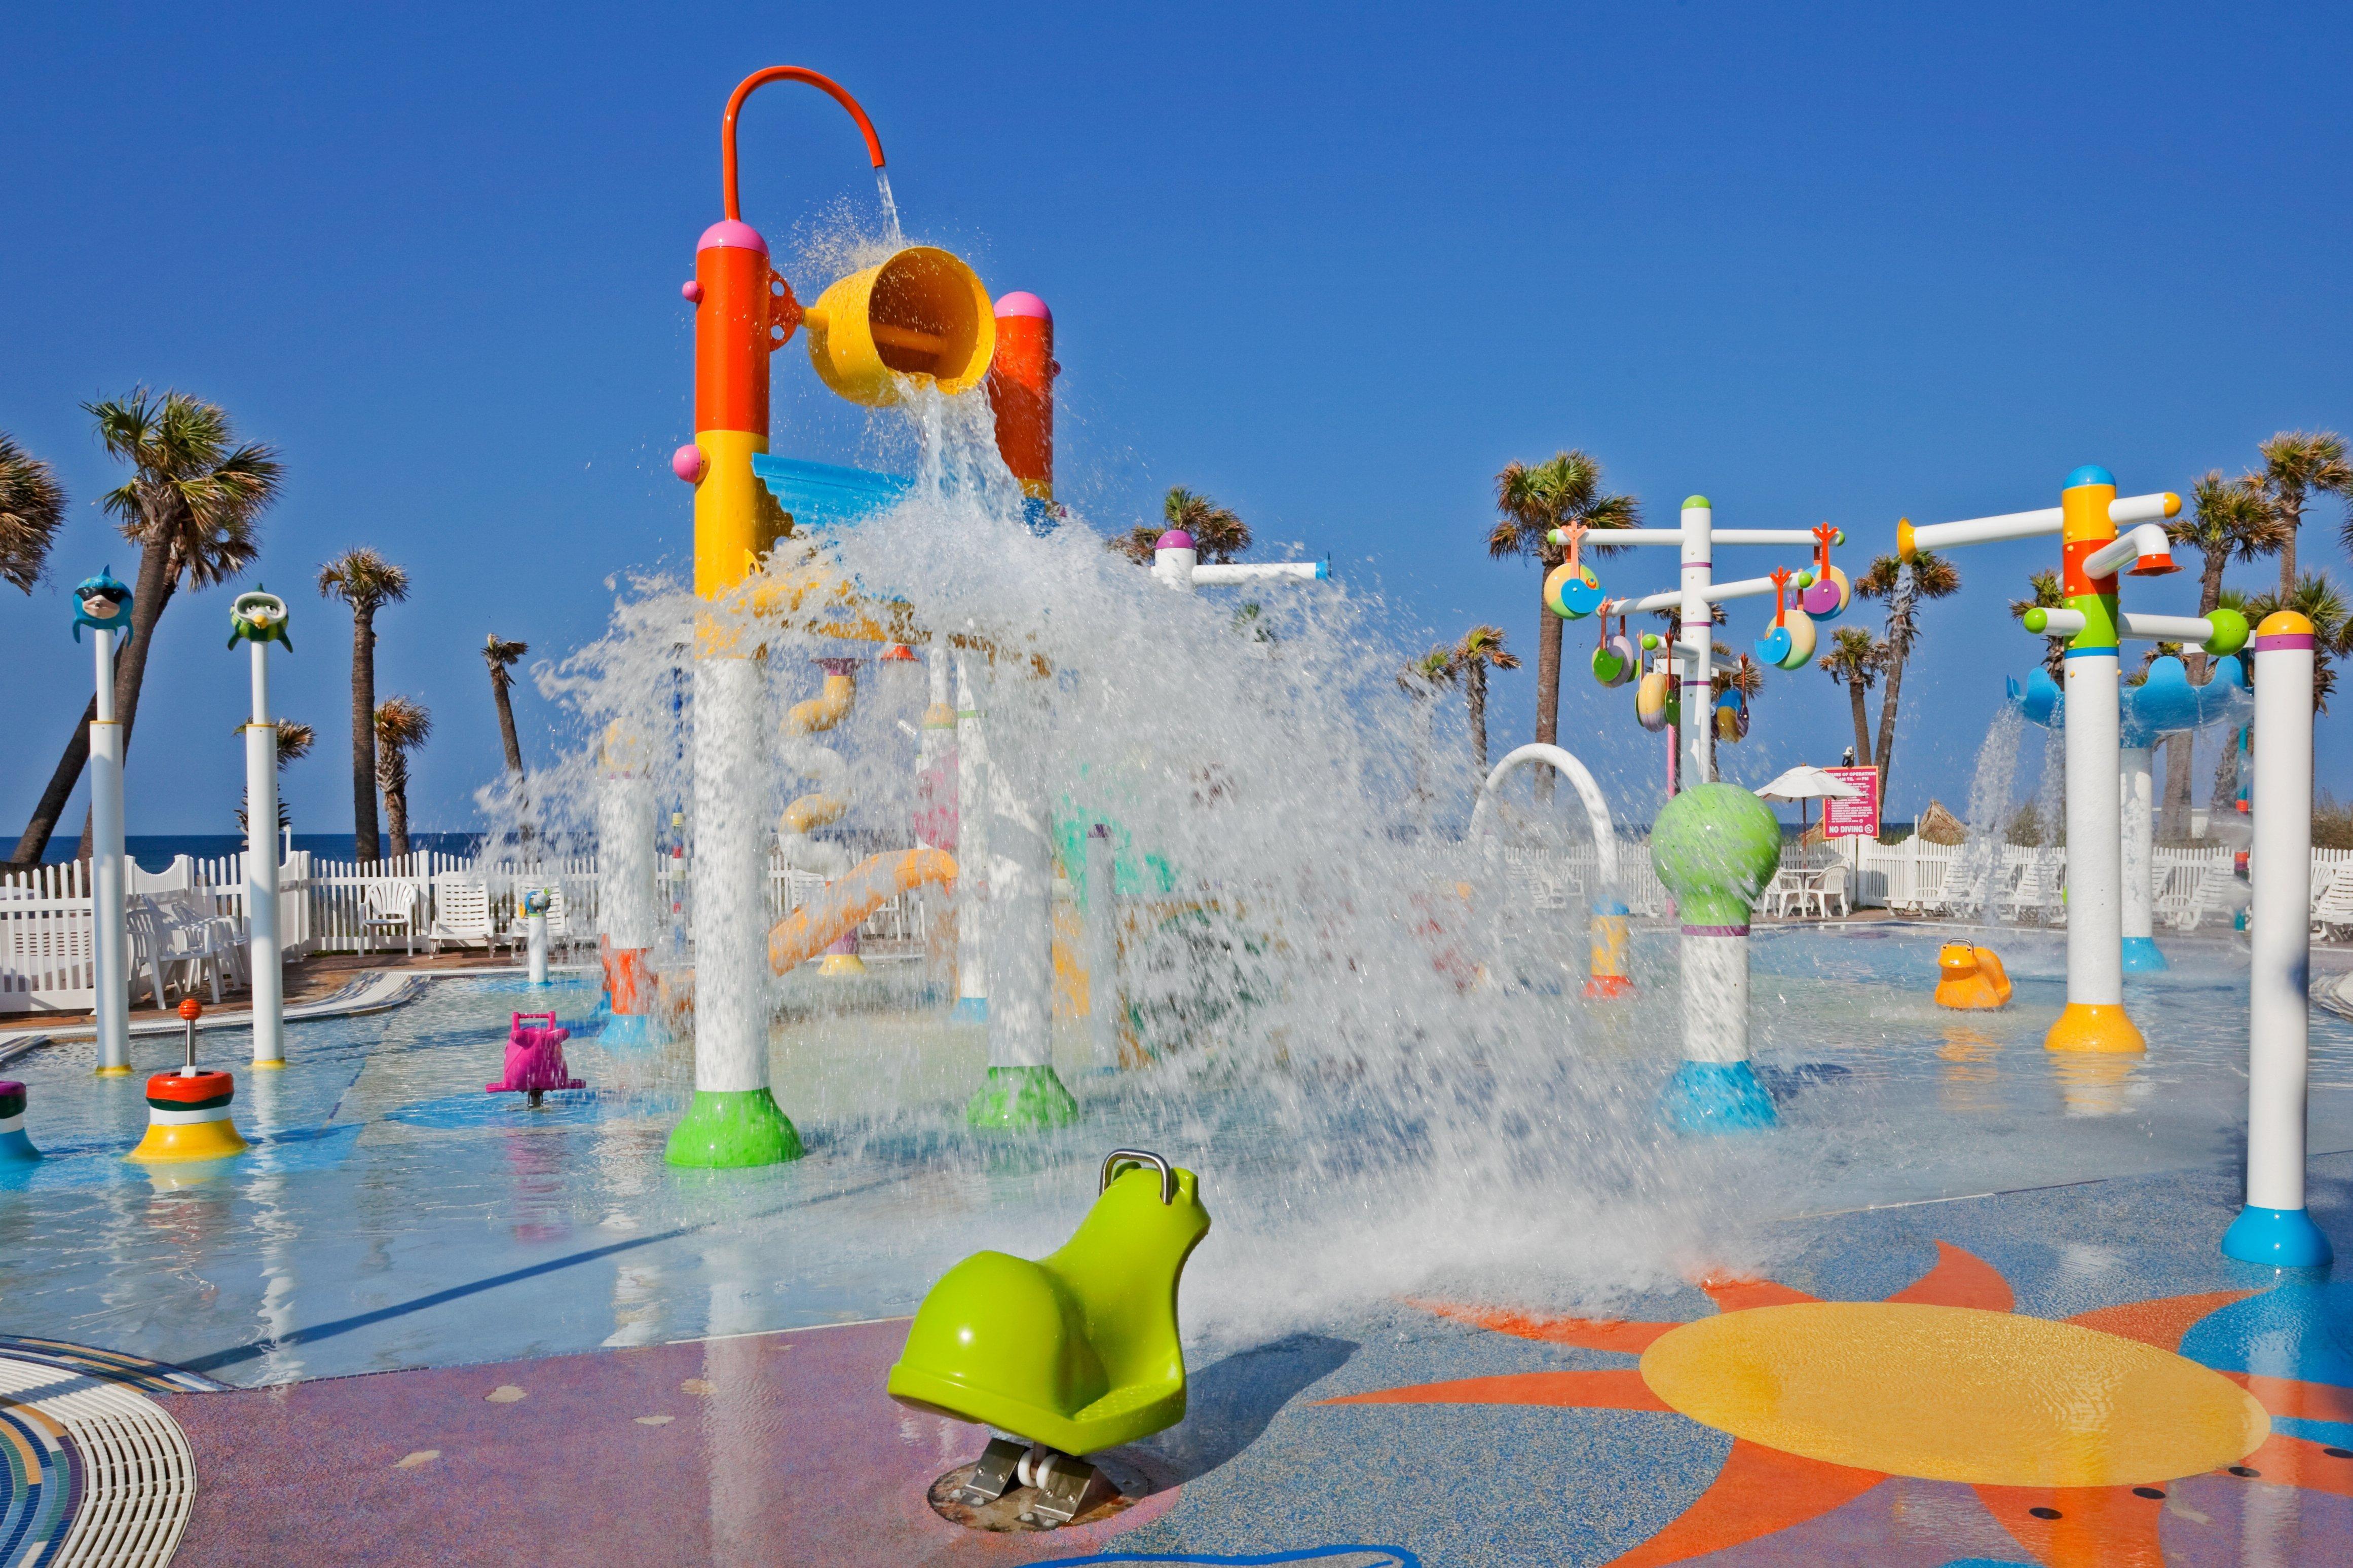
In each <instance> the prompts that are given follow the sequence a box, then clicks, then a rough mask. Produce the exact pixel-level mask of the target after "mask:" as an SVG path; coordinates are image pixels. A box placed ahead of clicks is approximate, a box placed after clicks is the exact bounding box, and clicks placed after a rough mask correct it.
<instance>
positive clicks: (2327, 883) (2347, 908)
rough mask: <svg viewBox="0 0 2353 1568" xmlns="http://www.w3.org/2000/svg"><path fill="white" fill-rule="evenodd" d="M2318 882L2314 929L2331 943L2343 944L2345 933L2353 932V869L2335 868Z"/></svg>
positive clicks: (2347, 867) (2315, 896)
mask: <svg viewBox="0 0 2353 1568" xmlns="http://www.w3.org/2000/svg"><path fill="white" fill-rule="evenodd" d="M2316 883H2317V886H2316V888H2315V889H2314V890H2313V896H2312V929H2313V931H2314V932H2315V933H2316V934H2317V935H2320V936H2324V937H2327V939H2328V940H2330V941H2331V942H2341V941H2343V940H2344V938H2345V933H2347V932H2353V866H2337V867H2333V868H2330V870H2329V873H2328V875H2327V876H2326V877H2322V878H2317V879H2316Z"/></svg>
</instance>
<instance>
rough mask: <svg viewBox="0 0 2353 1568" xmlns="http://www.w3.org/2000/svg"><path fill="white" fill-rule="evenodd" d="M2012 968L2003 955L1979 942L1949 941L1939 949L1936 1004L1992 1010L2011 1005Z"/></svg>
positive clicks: (1969, 1009)
mask: <svg viewBox="0 0 2353 1568" xmlns="http://www.w3.org/2000/svg"><path fill="white" fill-rule="evenodd" d="M2010 990H2011V987H2010V974H2009V972H2008V971H2006V970H2005V969H2003V967H2002V963H2001V955H2000V953H1998V952H1994V950H1993V949H1991V948H1989V947H1979V946H1978V945H1977V944H1976V943H1975V942H1947V943H1946V944H1945V945H1944V946H1943V947H1942V948H1940V949H1938V950H1937V952H1936V1005H1937V1006H1939V1007H1951V1008H1955V1009H1957V1010H1958V1011H1961V1012H1991V1011H1993V1010H1994V1009H1996V1008H2000V1007H2006V1006H2008V1005H2010Z"/></svg>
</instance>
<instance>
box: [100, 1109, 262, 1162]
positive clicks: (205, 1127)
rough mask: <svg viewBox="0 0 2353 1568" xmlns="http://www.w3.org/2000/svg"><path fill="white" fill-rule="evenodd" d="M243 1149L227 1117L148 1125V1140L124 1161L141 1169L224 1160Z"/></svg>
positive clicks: (240, 1135) (235, 1129) (144, 1139)
mask: <svg viewBox="0 0 2353 1568" xmlns="http://www.w3.org/2000/svg"><path fill="white" fill-rule="evenodd" d="M246 1147H247V1145H246V1142H245V1138H244V1136H243V1135H242V1134H241V1133H239V1132H238V1131H237V1123H236V1122H234V1121H229V1120H228V1119H227V1118H226V1117H224V1118H222V1119H221V1120H220V1121H183V1122H180V1123H178V1124H177V1125H171V1126H164V1125H158V1124H156V1123H154V1122H152V1121H151V1122H149V1123H148V1124H147V1136H145V1137H144V1138H142V1139H141V1140H139V1147H137V1148H136V1149H133V1150H132V1151H131V1152H130V1153H128V1154H125V1155H124V1156H123V1158H124V1159H126V1160H136V1161H138V1162H139V1163H141V1164H142V1165H152V1164H162V1163H166V1162H170V1161H175V1160H223V1159H227V1157H228V1156H229V1155H231V1154H242V1153H244V1152H245V1151H246Z"/></svg>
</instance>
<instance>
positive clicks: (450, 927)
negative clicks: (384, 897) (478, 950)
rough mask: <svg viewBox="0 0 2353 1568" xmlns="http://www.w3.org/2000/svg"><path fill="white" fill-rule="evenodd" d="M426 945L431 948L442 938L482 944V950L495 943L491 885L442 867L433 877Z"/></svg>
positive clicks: (437, 949)
mask: <svg viewBox="0 0 2353 1568" xmlns="http://www.w3.org/2000/svg"><path fill="white" fill-rule="evenodd" d="M425 940H426V945H427V947H428V948H429V949H430V950H431V951H432V952H436V953H438V952H440V951H441V944H442V943H443V942H455V943H457V944H458V945H459V946H460V947H467V946H471V945H472V944H473V943H475V942H480V943H481V944H482V950H483V951H484V952H491V950H493V949H494V948H495V947H496V946H497V944H498V929H497V927H496V926H494V925H493V924H492V923H491V894H490V889H487V888H485V887H483V886H482V884H481V883H480V882H477V881H475V880H474V879H472V878H470V877H469V876H467V875H466V874H465V873H464V872H462V871H444V872H442V873H440V874H439V875H438V876H436V877H435V878H434V879H433V924H432V928H431V929H430V930H428V931H427V932H426V935H425Z"/></svg>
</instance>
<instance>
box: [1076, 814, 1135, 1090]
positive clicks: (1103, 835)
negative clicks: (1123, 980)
mask: <svg viewBox="0 0 2353 1568" xmlns="http://www.w3.org/2000/svg"><path fill="white" fill-rule="evenodd" d="M1086 860H1087V863H1086V868H1085V872H1084V875H1085V877H1086V889H1087V1036H1088V1039H1089V1040H1090V1042H1091V1043H1092V1045H1093V1047H1094V1055H1095V1063H1094V1065H1095V1067H1096V1068H1097V1069H1098V1070H1104V1069H1109V1068H1115V1067H1117V1066H1119V1026H1120V1020H1121V1017H1122V1016H1123V1015H1124V1013H1125V1012H1126V1011H1127V998H1126V995H1125V994H1124V992H1123V991H1122V990H1121V988H1120V982H1119V868H1118V867H1117V865H1116V864H1115V863H1114V861H1113V855H1112V847H1111V828H1110V827H1109V826H1107V825H1105V824H1103V823H1100V822H1098V823H1096V824H1094V826H1092V827H1090V828H1088V829H1087V838H1086Z"/></svg>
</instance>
